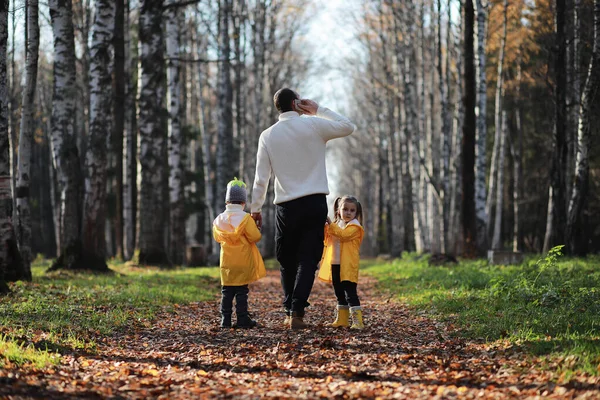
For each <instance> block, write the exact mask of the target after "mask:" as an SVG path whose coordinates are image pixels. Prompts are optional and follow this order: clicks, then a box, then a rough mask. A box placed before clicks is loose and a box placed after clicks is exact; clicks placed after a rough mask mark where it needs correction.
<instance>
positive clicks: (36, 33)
mask: <svg viewBox="0 0 600 400" xmlns="http://www.w3.org/2000/svg"><path fill="white" fill-rule="evenodd" d="M38 14H39V9H38V0H28V4H27V16H26V18H27V61H26V66H25V71H26V72H25V74H26V75H25V90H24V91H23V110H22V113H21V132H20V137H19V154H20V157H19V165H18V172H17V187H16V191H15V197H16V203H17V210H16V211H17V221H16V224H17V230H16V231H17V240H18V241H19V247H20V250H21V256H22V258H23V267H24V268H25V271H26V273H27V274H29V275H30V276H31V261H32V259H33V257H32V252H31V209H30V204H29V196H30V192H29V187H30V181H29V179H30V176H31V147H32V144H33V112H34V102H35V90H36V84H37V68H38V51H39V46H40V26H39V20H38Z"/></svg>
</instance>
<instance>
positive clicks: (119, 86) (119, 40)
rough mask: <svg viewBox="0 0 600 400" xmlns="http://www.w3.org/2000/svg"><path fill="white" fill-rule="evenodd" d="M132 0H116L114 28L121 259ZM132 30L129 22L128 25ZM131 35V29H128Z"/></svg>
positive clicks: (116, 179) (117, 215)
mask: <svg viewBox="0 0 600 400" xmlns="http://www.w3.org/2000/svg"><path fill="white" fill-rule="evenodd" d="M128 2H129V0H116V1H115V23H114V26H115V29H114V35H113V47H114V54H115V56H114V67H113V71H114V73H113V81H114V100H113V121H114V123H113V133H112V140H111V146H110V147H111V149H110V150H111V155H112V156H113V157H114V159H115V171H114V194H115V210H114V213H115V214H114V215H115V216H114V229H115V250H116V256H117V258H119V259H121V260H122V259H123V258H124V252H123V158H124V157H123V139H124V135H123V133H124V130H125V112H126V111H125V107H126V105H125V104H126V101H127V100H126V98H125V86H126V85H127V84H128V83H129V82H127V80H128V78H129V76H128V75H126V74H125V69H126V68H125V63H126V62H127V60H126V59H125V29H126V28H125V3H128ZM127 29H129V25H127ZM128 35H129V32H128Z"/></svg>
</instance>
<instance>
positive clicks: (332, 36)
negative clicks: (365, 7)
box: [300, 0, 360, 112]
mask: <svg viewBox="0 0 600 400" xmlns="http://www.w3.org/2000/svg"><path fill="white" fill-rule="evenodd" d="M314 3H315V4H316V6H317V7H316V10H317V11H316V15H315V17H314V18H313V19H312V21H311V24H310V26H309V29H308V37H309V40H311V41H313V42H314V44H315V45H314V49H311V52H312V54H311V56H312V57H314V59H315V63H316V66H317V67H319V68H320V69H321V70H320V71H316V72H315V73H314V74H311V75H310V77H309V79H308V81H307V82H306V85H305V87H304V88H303V89H302V90H303V92H302V93H300V95H301V96H302V97H307V98H311V99H314V100H315V101H317V102H319V103H323V104H324V105H326V106H327V107H329V108H331V109H333V110H335V111H339V112H344V111H347V109H348V103H347V101H346V98H345V97H344V96H340V95H339V93H340V92H342V91H345V90H346V91H348V90H350V87H349V84H350V80H349V79H348V77H347V76H346V75H347V73H344V71H343V70H344V69H345V68H344V65H343V63H344V58H346V57H348V56H351V55H352V53H353V52H355V51H356V41H355V36H356V34H357V32H356V29H355V28H354V25H353V24H352V23H351V22H350V21H351V15H350V14H351V13H352V12H353V10H356V9H357V8H358V6H359V4H360V1H359V0H327V1H323V0H315V2H314ZM336 93H337V95H336Z"/></svg>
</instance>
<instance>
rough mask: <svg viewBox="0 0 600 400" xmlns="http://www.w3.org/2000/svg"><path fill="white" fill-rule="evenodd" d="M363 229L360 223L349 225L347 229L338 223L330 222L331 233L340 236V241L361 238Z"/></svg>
mask: <svg viewBox="0 0 600 400" xmlns="http://www.w3.org/2000/svg"><path fill="white" fill-rule="evenodd" d="M361 231H362V229H361V227H360V226H358V225H348V226H347V227H346V229H342V228H340V227H339V226H338V225H337V224H329V234H330V235H333V236H335V237H336V238H338V239H339V240H340V242H351V241H352V240H354V239H358V238H360V235H361V233H362V232H361Z"/></svg>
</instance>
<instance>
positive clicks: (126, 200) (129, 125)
mask: <svg viewBox="0 0 600 400" xmlns="http://www.w3.org/2000/svg"><path fill="white" fill-rule="evenodd" d="M125 21H126V25H125V29H124V37H125V71H124V73H125V82H126V84H125V137H124V140H123V165H124V167H123V256H124V259H125V260H130V259H131V258H132V257H133V253H134V250H135V242H136V232H135V228H136V218H135V217H136V213H137V157H136V154H137V123H136V122H137V119H136V113H137V112H136V110H137V103H136V97H137V79H136V77H137V75H138V74H137V72H138V69H137V63H138V56H137V54H138V53H137V44H136V40H134V38H132V35H131V30H130V23H131V11H130V7H129V1H128V0H126V17H125Z"/></svg>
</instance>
